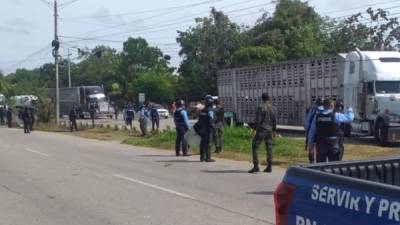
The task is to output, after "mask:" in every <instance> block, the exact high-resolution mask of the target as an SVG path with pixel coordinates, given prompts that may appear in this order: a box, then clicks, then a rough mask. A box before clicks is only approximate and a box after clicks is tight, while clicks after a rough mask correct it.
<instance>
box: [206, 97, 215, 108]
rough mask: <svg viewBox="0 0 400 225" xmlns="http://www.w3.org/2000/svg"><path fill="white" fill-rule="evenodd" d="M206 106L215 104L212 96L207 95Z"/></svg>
mask: <svg viewBox="0 0 400 225" xmlns="http://www.w3.org/2000/svg"><path fill="white" fill-rule="evenodd" d="M204 104H205V105H206V106H212V105H213V104H214V99H213V97H212V96H211V95H206V97H205V98H204Z"/></svg>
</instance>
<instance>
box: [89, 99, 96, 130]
mask: <svg viewBox="0 0 400 225" xmlns="http://www.w3.org/2000/svg"><path fill="white" fill-rule="evenodd" d="M89 114H90V119H91V120H92V128H94V119H95V118H96V108H95V105H94V104H93V103H91V104H90V109H89Z"/></svg>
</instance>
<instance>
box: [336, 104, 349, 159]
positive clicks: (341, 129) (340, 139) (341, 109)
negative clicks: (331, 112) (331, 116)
mask: <svg viewBox="0 0 400 225" xmlns="http://www.w3.org/2000/svg"><path fill="white" fill-rule="evenodd" d="M335 112H336V113H344V103H343V100H340V99H339V100H337V101H336V103H335ZM347 125H348V124H346V123H341V124H340V125H339V130H338V145H339V161H342V160H343V155H344V136H345V129H346V126H347Z"/></svg>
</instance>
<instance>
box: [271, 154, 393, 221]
mask: <svg viewBox="0 0 400 225" xmlns="http://www.w3.org/2000/svg"><path fill="white" fill-rule="evenodd" d="M274 198H275V214H276V224H277V225H395V224H400V158H390V159H382V160H369V161H349V162H335V163H322V164H315V165H309V166H294V167H290V168H289V169H288V170H287V172H286V174H285V177H284V179H283V181H282V183H281V184H280V185H279V186H278V187H277V189H276V191H275V195H274Z"/></svg>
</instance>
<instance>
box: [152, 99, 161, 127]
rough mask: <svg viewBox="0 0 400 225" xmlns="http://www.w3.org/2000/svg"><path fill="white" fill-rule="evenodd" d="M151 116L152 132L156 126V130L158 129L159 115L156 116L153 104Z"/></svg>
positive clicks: (156, 112)
mask: <svg viewBox="0 0 400 225" xmlns="http://www.w3.org/2000/svg"><path fill="white" fill-rule="evenodd" d="M150 116H151V130H152V131H154V130H155V129H154V128H155V127H156V126H157V130H158V129H159V128H160V115H159V114H158V111H157V108H156V106H155V105H154V104H152V106H151V110H150Z"/></svg>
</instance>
